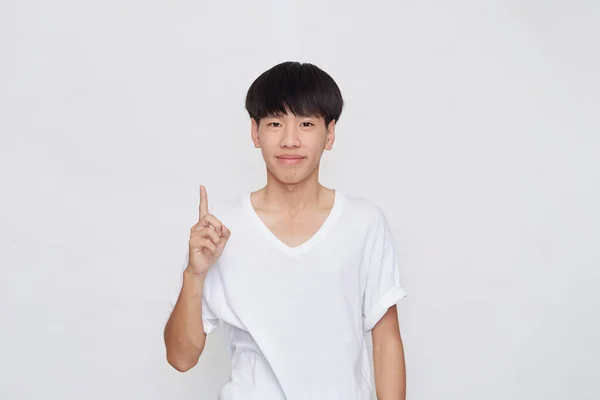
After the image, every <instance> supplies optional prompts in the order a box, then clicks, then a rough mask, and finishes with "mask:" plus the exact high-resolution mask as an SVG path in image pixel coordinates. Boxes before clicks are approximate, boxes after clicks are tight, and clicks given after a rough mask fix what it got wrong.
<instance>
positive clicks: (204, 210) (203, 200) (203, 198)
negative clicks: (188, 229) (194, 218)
mask: <svg viewBox="0 0 600 400" xmlns="http://www.w3.org/2000/svg"><path fill="white" fill-rule="evenodd" d="M206 214H208V196H207V194H206V188H205V187H204V185H200V219H202V217H204V216H205V215H206Z"/></svg>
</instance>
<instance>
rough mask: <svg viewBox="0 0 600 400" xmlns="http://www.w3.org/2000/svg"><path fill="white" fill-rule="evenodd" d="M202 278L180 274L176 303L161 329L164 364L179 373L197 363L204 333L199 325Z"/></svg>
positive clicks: (189, 273) (200, 324)
mask: <svg viewBox="0 0 600 400" xmlns="http://www.w3.org/2000/svg"><path fill="white" fill-rule="evenodd" d="M204 278H205V276H200V275H194V274H193V273H192V272H191V271H190V270H189V268H186V269H185V271H184V273H183V285H182V288H181V293H180V294H179V298H178V299H177V303H176V304H175V307H174V308H173V312H172V313H171V316H170V317H169V321H168V322H167V325H166V326H165V332H164V336H165V337H164V339H165V346H166V350H167V361H168V362H169V364H171V365H172V366H173V367H174V368H175V369H177V370H179V371H182V372H183V371H187V370H189V369H190V368H192V367H193V366H194V365H196V363H197V362H198V359H199V358H200V354H202V350H204V344H205V341H206V334H205V333H204V326H203V324H202V293H203V290H204Z"/></svg>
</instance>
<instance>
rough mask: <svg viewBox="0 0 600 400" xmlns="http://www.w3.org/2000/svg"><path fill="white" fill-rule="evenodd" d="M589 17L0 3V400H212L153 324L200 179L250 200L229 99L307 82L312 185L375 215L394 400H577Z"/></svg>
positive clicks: (377, 6) (586, 224) (594, 85)
mask: <svg viewBox="0 0 600 400" xmlns="http://www.w3.org/2000/svg"><path fill="white" fill-rule="evenodd" d="M599 20H600V5H599V3H598V2H597V1H566V0H563V1H558V0H555V1H540V0H538V1H517V0H514V1H500V0H497V1H458V2H448V1H444V0H437V1H424V2H416V1H396V2H393V1H389V2H383V1H371V2H348V1H341V0H337V1H316V0H310V1H275V0H272V1H252V2H250V1H229V2H216V1H212V2H204V1H195V2H192V1H176V2H166V1H164V2H158V1H140V0H136V1H114V0H113V1H102V2H82V1H66V0H56V1H52V2H50V1H41V0H30V1H3V2H2V3H0V46H1V47H0V48H1V52H0V59H1V62H0V134H1V137H0V191H1V196H0V268H1V279H0V304H1V305H0V307H1V308H0V398H2V399H11V400H12V399H42V398H45V399H65V400H66V399H73V400H75V399H109V398H110V399H146V400H154V399H156V400H158V399H214V398H216V394H217V393H218V391H219V388H220V387H221V386H222V385H223V384H224V383H225V381H226V380H227V377H228V369H229V367H230V366H229V361H228V360H227V359H226V355H225V347H224V340H223V338H222V336H220V335H221V331H220V330H219V331H217V333H215V334H214V335H212V336H210V337H209V340H208V345H207V349H206V352H205V354H204V356H203V357H202V359H201V361H200V363H199V364H198V366H197V367H195V368H194V369H193V370H191V371H189V372H187V373H185V374H181V373H179V372H177V371H175V370H174V369H172V368H171V367H170V366H169V365H168V364H167V362H166V360H165V351H164V345H163V337H162V335H163V326H164V323H165V321H166V318H167V317H168V315H167V310H168V306H169V301H170V299H171V296H172V294H173V290H174V288H176V287H177V285H178V282H179V279H180V277H179V274H180V271H181V262H182V259H183V256H184V254H185V251H186V249H187V240H188V238H189V228H190V227H191V226H192V225H193V224H194V222H195V219H196V218H197V205H198V185H199V184H204V185H206V186H207V188H208V194H209V201H210V202H218V201H224V200H228V199H231V198H232V197H234V196H239V195H241V194H243V193H247V192H248V191H251V190H256V189H258V188H260V187H261V186H262V185H263V184H264V183H265V171H264V163H263V160H262V157H261V155H260V151H259V150H256V149H254V148H253V146H252V143H251V141H250V129H249V128H250V122H249V119H248V116H247V114H246V113H245V110H244V96H245V93H246V90H247V89H248V87H249V85H250V84H251V82H252V81H253V80H254V79H255V78H256V77H257V76H258V75H259V74H260V73H262V72H263V71H264V70H266V69H268V68H270V67H271V66H273V65H275V64H277V63H279V62H282V61H286V60H298V61H304V62H311V63H314V64H316V65H318V66H320V67H321V68H323V69H325V70H326V71H327V72H329V73H330V74H331V75H332V76H333V77H334V78H335V79H336V80H337V82H338V84H339V86H340V87H341V89H342V93H343V95H344V97H345V100H346V107H345V109H344V112H343V114H342V117H341V120H340V121H339V124H338V127H337V140H336V144H335V146H334V149H333V151H332V152H328V153H326V154H325V155H324V158H323V162H322V169H321V171H322V172H321V178H322V183H323V184H324V185H326V186H329V187H333V188H339V189H340V190H343V191H344V192H346V193H349V194H354V195H360V196H364V197H368V198H370V199H372V200H374V201H375V202H376V203H377V204H379V205H380V206H381V207H382V208H383V210H384V211H385V213H386V215H387V217H388V219H389V221H390V224H391V226H392V229H393V231H394V236H395V240H396V246H397V248H398V249H399V257H400V260H401V263H402V272H401V274H402V278H403V283H404V285H405V287H406V289H407V291H408V293H409V295H408V297H407V298H406V299H404V300H402V301H401V303H400V305H399V314H400V325H401V331H402V335H403V338H404V344H405V351H406V361H407V368H408V398H409V399H410V400H431V399H434V400H435V399H444V400H481V399H486V400H505V399H512V400H531V399H536V400H538V399H539V400H552V399H557V400H558V399H561V400H563V399H573V400H576V399H577V400H580V399H598V398H600V390H598V388H597V385H596V383H594V381H593V380H594V379H597V378H598V374H599V372H600V371H599V369H598V366H597V359H598V357H599V356H600V354H599V353H600V352H599V345H598V343H597V339H598V337H600V323H599V318H598V317H599V315H600V306H599V304H600V302H599V301H598V298H597V292H598V287H599V283H600V282H599V281H600V276H599V275H600V273H599V267H600V246H599V242H600V211H599V207H598V204H600V188H599V183H600V162H599V154H600V122H599V119H600V117H599V114H600V96H599V93H600V79H599V74H598V71H600V57H599V49H600V24H599V23H598V21H599Z"/></svg>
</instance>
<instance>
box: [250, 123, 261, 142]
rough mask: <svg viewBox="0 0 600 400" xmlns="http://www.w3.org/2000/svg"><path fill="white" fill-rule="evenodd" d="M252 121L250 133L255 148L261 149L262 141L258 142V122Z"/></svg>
mask: <svg viewBox="0 0 600 400" xmlns="http://www.w3.org/2000/svg"><path fill="white" fill-rule="evenodd" d="M250 120H251V126H250V132H251V135H252V143H254V147H256V148H257V149H259V148H260V141H259V140H258V122H256V120H255V119H254V118H250Z"/></svg>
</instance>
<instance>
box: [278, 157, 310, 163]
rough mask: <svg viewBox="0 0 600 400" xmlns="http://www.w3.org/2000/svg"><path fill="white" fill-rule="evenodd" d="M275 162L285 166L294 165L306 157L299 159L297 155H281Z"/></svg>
mask: <svg viewBox="0 0 600 400" xmlns="http://www.w3.org/2000/svg"><path fill="white" fill-rule="evenodd" d="M276 158H277V160H278V161H279V162H280V163H282V164H285V165H296V164H300V163H301V162H302V161H304V159H305V158H306V157H301V156H297V155H283V156H278V157H276Z"/></svg>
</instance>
